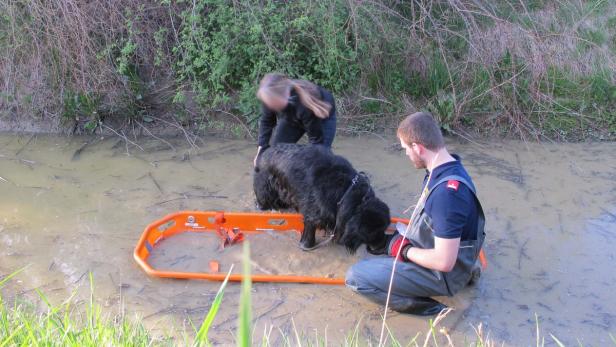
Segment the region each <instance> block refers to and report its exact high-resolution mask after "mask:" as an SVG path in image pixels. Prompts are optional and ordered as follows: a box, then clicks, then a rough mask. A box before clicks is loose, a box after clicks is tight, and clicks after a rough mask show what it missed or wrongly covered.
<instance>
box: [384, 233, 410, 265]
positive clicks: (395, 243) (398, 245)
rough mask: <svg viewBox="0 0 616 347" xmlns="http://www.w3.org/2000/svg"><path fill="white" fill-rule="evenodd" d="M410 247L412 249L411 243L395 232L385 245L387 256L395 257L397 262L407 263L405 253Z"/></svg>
mask: <svg viewBox="0 0 616 347" xmlns="http://www.w3.org/2000/svg"><path fill="white" fill-rule="evenodd" d="M411 247H413V245H411V241H409V239H407V238H405V237H402V235H400V233H398V232H396V233H395V234H394V236H393V237H392V238H391V240H390V241H389V244H388V245H387V254H388V255H390V256H392V257H395V256H397V257H398V260H399V261H409V259H408V258H407V257H406V253H407V252H408V250H409V248H411Z"/></svg>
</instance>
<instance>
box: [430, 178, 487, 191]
mask: <svg viewBox="0 0 616 347" xmlns="http://www.w3.org/2000/svg"><path fill="white" fill-rule="evenodd" d="M445 182H447V187H448V188H453V189H455V190H458V184H459V183H456V182H460V183H463V184H464V185H465V186H467V187H468V189H470V190H471V191H472V192H473V194H475V195H477V189H475V185H474V184H473V182H470V181H468V180H467V179H466V178H464V177H462V176H459V175H449V176H445V177H443V178H441V179H440V180H438V182H436V184H435V185H434V186H432V189H431V190H430V193H432V191H434V189H435V188H436V187H438V186H439V185H440V184H442V183H445Z"/></svg>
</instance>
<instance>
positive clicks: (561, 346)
mask: <svg viewBox="0 0 616 347" xmlns="http://www.w3.org/2000/svg"><path fill="white" fill-rule="evenodd" d="M550 336H551V337H552V340H554V342H556V344H557V345H558V347H565V344H564V343H562V342H560V340H559V339H557V338H556V336H554V335H552V334H550Z"/></svg>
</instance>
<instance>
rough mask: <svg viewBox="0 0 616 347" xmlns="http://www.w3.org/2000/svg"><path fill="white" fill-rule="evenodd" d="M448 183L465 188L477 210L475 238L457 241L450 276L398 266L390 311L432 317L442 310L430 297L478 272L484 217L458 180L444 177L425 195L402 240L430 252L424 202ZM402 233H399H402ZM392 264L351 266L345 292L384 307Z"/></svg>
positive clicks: (384, 260)
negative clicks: (361, 296)
mask: <svg viewBox="0 0 616 347" xmlns="http://www.w3.org/2000/svg"><path fill="white" fill-rule="evenodd" d="M449 180H456V181H458V182H460V183H462V184H464V185H466V186H467V187H468V188H469V189H470V190H471V191H472V192H473V196H474V200H475V204H476V206H477V209H478V210H477V214H478V221H477V236H476V239H475V240H464V241H460V248H459V250H458V256H457V259H456V263H455V265H454V268H453V270H452V271H450V272H441V271H436V270H430V269H427V268H425V267H423V266H420V265H417V264H415V263H413V262H398V263H397V265H396V269H395V274H394V278H393V283H392V289H391V296H390V301H389V304H390V307H391V308H392V309H393V310H395V311H398V312H403V313H411V314H416V315H434V314H437V313H439V312H440V311H441V310H442V309H443V308H445V306H444V305H443V304H441V303H440V302H438V301H436V300H434V299H432V298H430V297H431V296H452V295H454V294H455V293H457V292H458V291H459V290H460V289H462V288H463V287H465V286H466V285H468V284H469V282H471V280H472V278H473V273H474V271H476V270H479V269H480V267H479V265H478V264H477V263H478V261H477V259H478V256H479V252H480V250H481V246H482V245H483V241H484V239H485V233H484V226H485V217H484V213H483V210H482V208H481V204H480V203H479V200H478V199H477V196H476V195H475V191H476V190H475V187H474V186H473V185H472V183H470V182H468V181H467V180H466V179H465V178H463V177H460V176H456V175H453V176H447V177H444V178H442V179H440V180H439V181H438V182H437V183H436V184H435V185H434V186H433V188H432V189H431V190H430V191H428V192H427V193H426V194H427V196H426V198H425V199H422V201H423V202H421V201H420V205H419V206H417V211H418V212H417V216H416V217H415V219H414V220H413V221H412V222H411V226H410V229H409V230H408V234H407V235H406V237H407V238H408V239H409V240H410V242H411V243H412V244H413V246H414V247H418V248H424V249H433V248H434V232H433V227H432V220H431V218H430V216H428V214H427V213H426V212H425V206H424V205H425V201H427V200H428V198H429V196H430V194H431V193H432V191H434V189H435V188H436V187H437V186H439V185H440V184H442V183H445V182H447V181H449ZM403 232H404V230H402V231H401V233H403ZM392 266H393V261H392V258H391V257H375V258H368V259H364V260H362V261H360V262H358V263H357V264H355V265H353V266H352V267H351V268H350V269H349V271H348V272H347V277H346V284H347V286H348V287H349V288H351V289H352V290H354V291H356V292H357V293H360V294H362V295H364V296H366V297H367V298H368V299H370V300H372V301H374V302H376V303H379V304H382V305H383V304H385V302H386V300H387V291H388V287H389V278H390V275H391V271H392Z"/></svg>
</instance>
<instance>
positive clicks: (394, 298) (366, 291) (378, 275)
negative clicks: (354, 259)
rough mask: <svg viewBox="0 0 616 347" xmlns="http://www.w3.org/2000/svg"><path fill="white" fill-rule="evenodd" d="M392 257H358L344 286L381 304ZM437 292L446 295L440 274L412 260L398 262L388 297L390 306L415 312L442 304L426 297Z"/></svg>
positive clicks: (434, 309) (435, 310)
mask: <svg viewBox="0 0 616 347" xmlns="http://www.w3.org/2000/svg"><path fill="white" fill-rule="evenodd" d="M393 260H394V259H393V258H392V257H387V256H382V257H375V258H369V259H364V260H361V261H360V262H358V263H357V264H355V265H353V266H352V267H351V268H350V269H349V271H348V272H347V274H346V285H347V287H349V288H351V289H352V290H353V291H355V292H357V293H359V294H361V295H363V296H365V297H366V298H368V299H370V300H371V301H373V302H375V303H377V304H381V305H385V301H386V300H387V289H388V288H389V279H390V276H391V270H392V266H393ZM440 295H449V293H448V292H447V286H446V284H445V282H444V281H443V279H442V278H439V276H438V275H436V274H435V273H434V272H433V271H430V270H427V269H425V268H422V267H420V266H418V265H416V264H414V263H406V262H398V264H397V265H396V273H395V276H394V282H393V286H392V289H391V297H390V300H389V307H390V308H391V309H392V310H394V311H398V312H403V313H412V314H418V315H433V314H437V313H439V312H440V311H441V310H442V309H443V308H444V307H445V306H444V305H442V304H441V303H439V302H438V301H435V300H433V299H431V298H429V297H430V296H440Z"/></svg>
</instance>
